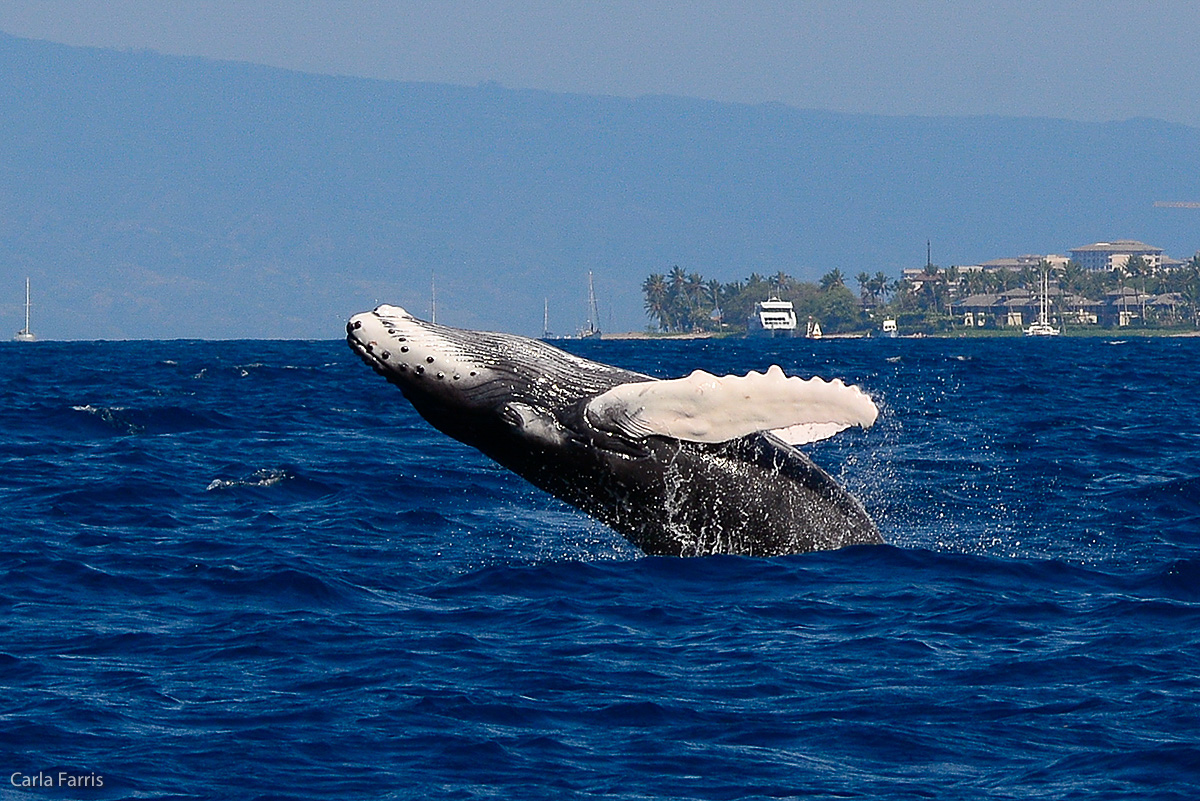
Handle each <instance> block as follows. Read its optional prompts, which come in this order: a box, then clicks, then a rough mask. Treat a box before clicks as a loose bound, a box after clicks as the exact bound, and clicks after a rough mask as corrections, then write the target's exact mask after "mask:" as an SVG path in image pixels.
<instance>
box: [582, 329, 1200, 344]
mask: <svg viewBox="0 0 1200 801" xmlns="http://www.w3.org/2000/svg"><path fill="white" fill-rule="evenodd" d="M1059 336H1060V337H1061V338H1066V339H1096V338H1106V337H1107V338H1124V337H1139V338H1150V337H1153V338H1159V337H1161V338H1194V337H1200V331H1162V330H1155V329H1147V328H1115V329H1109V328H1100V329H1096V330H1087V329H1084V330H1079V329H1072V330H1070V331H1064V332H1063V333H1062V334H1060V335H1059ZM778 338H779V339H808V338H807V337H802V336H801V337H778ZM1046 338H1047V337H1026V336H1025V335H1024V334H1023V333H1022V332H1020V331H1013V332H1008V331H997V330H987V331H983V332H966V331H942V332H938V333H936V334H920V333H917V334H901V335H899V336H897V337H885V336H875V335H868V334H867V333H864V332H850V333H846V334H825V335H824V336H822V337H821V338H820V339H814V340H810V341H813V342H820V341H822V340H827V339H1046ZM1049 338H1050V339H1053V338H1054V337H1049ZM600 339H601V340H603V341H613V342H617V341H653V340H670V341H678V340H693V339H747V340H753V339H760V340H763V341H768V342H769V341H772V339H773V338H771V337H750V336H746V335H744V334H732V333H718V332H714V331H700V332H693V333H685V334H659V333H650V332H647V331H623V332H620V333H615V334H602V335H601V336H600Z"/></svg>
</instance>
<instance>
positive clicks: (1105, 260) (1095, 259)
mask: <svg viewBox="0 0 1200 801" xmlns="http://www.w3.org/2000/svg"><path fill="white" fill-rule="evenodd" d="M1133 256H1141V257H1142V258H1143V259H1145V261H1146V264H1147V265H1148V266H1149V267H1150V269H1151V270H1157V269H1159V268H1160V267H1162V266H1163V252H1162V248H1156V247H1152V246H1150V245H1147V244H1146V243H1145V242H1138V241H1137V240H1135V239H1118V240H1117V241H1115V242H1096V243H1095V244H1092V245H1084V246H1083V247H1078V248H1072V249H1071V260H1072V261H1074V262H1077V263H1078V264H1079V266H1080V267H1082V268H1083V269H1085V270H1089V271H1092V272H1098V271H1102V270H1120V269H1122V268H1123V267H1124V266H1125V265H1126V264H1128V263H1129V259H1130V258H1132V257H1133Z"/></svg>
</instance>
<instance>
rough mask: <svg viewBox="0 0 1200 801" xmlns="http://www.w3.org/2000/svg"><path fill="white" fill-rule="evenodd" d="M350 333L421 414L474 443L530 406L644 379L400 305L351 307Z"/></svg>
mask: <svg viewBox="0 0 1200 801" xmlns="http://www.w3.org/2000/svg"><path fill="white" fill-rule="evenodd" d="M346 340H347V342H348V343H349V345H350V347H351V348H352V349H353V350H354V351H355V352H356V353H357V354H358V355H359V356H360V357H361V358H362V359H363V361H365V362H366V363H367V364H368V365H370V366H371V368H372V369H374V370H375V372H377V373H379V374H380V375H382V376H383V377H385V378H387V379H388V381H390V382H392V383H393V384H395V385H396V386H398V387H399V388H400V389H401V390H402V391H403V392H404V395H405V397H407V398H408V399H409V401H411V402H412V404H413V406H414V407H416V409H417V411H418V412H420V413H421V415H422V416H423V417H425V418H426V419H427V420H429V421H430V422H431V423H433V424H434V425H435V426H437V427H438V428H439V429H441V430H442V431H444V432H446V433H447V434H450V435H451V436H453V437H455V438H456V439H460V440H462V441H465V442H468V443H471V444H475V442H474V441H475V440H476V439H478V437H477V436H476V434H477V433H478V429H480V428H481V427H483V428H490V427H492V426H500V427H505V426H510V425H512V423H513V421H514V419H515V420H516V422H517V423H518V424H519V423H521V421H522V420H523V419H524V418H523V416H525V417H527V416H528V414H529V412H528V411H526V410H528V409H537V410H539V414H541V415H546V414H553V413H554V410H561V409H566V408H569V407H570V406H571V405H572V404H575V403H577V402H578V401H579V400H580V399H582V398H587V397H591V396H593V395H595V394H598V393H600V392H604V391H605V390H607V389H609V388H611V387H613V386H615V385H617V384H620V383H623V382H626V381H629V380H631V379H634V380H638V379H640V380H646V377H645V376H638V375H637V374H634V373H630V372H628V371H626V370H621V369H619V368H616V367H611V366H609V365H605V364H600V363H598V362H593V361H589V360H587V359H582V358H579V357H577V356H573V355H572V354H569V353H565V352H563V351H561V350H559V349H558V348H555V347H552V346H550V345H548V344H546V343H544V342H541V341H539V340H535V339H529V338H527V337H522V336H516V335H514V334H502V333H495V332H488V331H471V330H466V329H460V328H451V327H449V326H444V325H438V324H436V323H431V322H428V321H426V320H421V319H419V318H417V317H415V316H413V315H411V314H409V313H408V312H407V311H405V310H404V309H402V308H400V307H399V306H389V305H383V306H379V307H377V308H376V309H374V310H372V311H368V312H363V313H361V314H356V315H354V316H353V317H351V318H350V321H349V322H348V323H347V324H346Z"/></svg>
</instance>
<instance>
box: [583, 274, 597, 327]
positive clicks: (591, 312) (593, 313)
mask: <svg viewBox="0 0 1200 801" xmlns="http://www.w3.org/2000/svg"><path fill="white" fill-rule="evenodd" d="M579 338H580V339H600V307H599V306H597V305H596V288H595V286H594V285H593V284H592V271H591V270H588V321H587V328H584V329H583V330H581V331H580V332H579Z"/></svg>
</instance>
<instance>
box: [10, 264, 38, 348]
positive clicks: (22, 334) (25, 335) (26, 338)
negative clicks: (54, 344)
mask: <svg viewBox="0 0 1200 801" xmlns="http://www.w3.org/2000/svg"><path fill="white" fill-rule="evenodd" d="M13 339H14V340H15V341H17V342H36V341H37V337H35V336H34V335H33V332H32V331H30V330H29V279H28V278H26V279H25V327H24V328H22V329H21V330H20V331H18V332H17V335H16V336H14V337H13Z"/></svg>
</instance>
